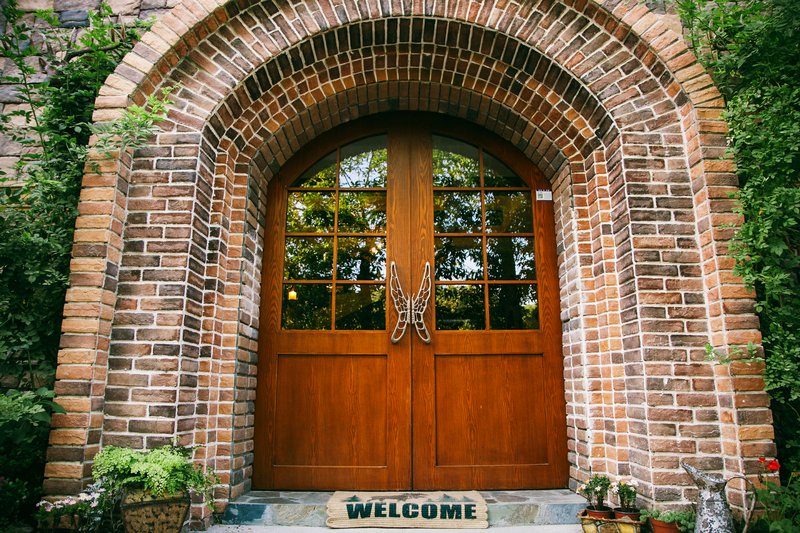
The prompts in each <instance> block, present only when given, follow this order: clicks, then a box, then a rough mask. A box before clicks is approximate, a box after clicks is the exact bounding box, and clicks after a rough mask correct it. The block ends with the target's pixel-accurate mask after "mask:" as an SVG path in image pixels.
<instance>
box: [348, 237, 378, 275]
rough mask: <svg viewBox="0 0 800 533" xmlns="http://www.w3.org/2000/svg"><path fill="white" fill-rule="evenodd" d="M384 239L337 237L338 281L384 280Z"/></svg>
mask: <svg viewBox="0 0 800 533" xmlns="http://www.w3.org/2000/svg"><path fill="white" fill-rule="evenodd" d="M385 243H386V239H384V238H381V237H379V238H375V237H339V244H338V246H339V250H338V252H337V255H336V277H337V279H340V280H364V281H372V280H382V279H386V244H385Z"/></svg>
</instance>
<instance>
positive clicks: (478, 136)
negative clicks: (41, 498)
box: [253, 112, 569, 489]
mask: <svg viewBox="0 0 800 533" xmlns="http://www.w3.org/2000/svg"><path fill="white" fill-rule="evenodd" d="M409 123H412V124H415V125H423V126H425V127H427V128H429V129H430V131H431V132H432V133H434V134H441V135H445V136H449V137H453V138H456V139H459V140H462V141H464V142H467V143H472V144H476V145H481V146H483V147H485V148H486V150H487V151H489V152H491V154H492V155H493V156H495V157H496V158H497V159H499V160H500V161H502V162H503V163H505V164H506V165H508V166H509V167H510V168H511V169H512V170H514V171H515V172H517V173H518V175H520V176H523V177H524V178H526V179H527V180H529V181H530V187H531V193H532V195H534V199H535V194H536V191H537V190H539V189H544V190H547V191H550V190H551V186H550V183H549V181H548V180H547V179H546V178H545V177H544V176H543V174H542V173H541V171H539V169H538V168H537V167H536V166H535V165H534V164H533V163H532V162H531V161H530V160H529V159H528V158H527V157H525V156H524V154H522V153H521V152H520V151H519V150H518V149H517V148H515V147H514V146H512V145H511V144H510V143H508V142H507V141H505V140H503V139H500V138H499V137H497V136H496V135H495V134H493V133H491V132H489V131H487V130H484V129H483V128H481V127H479V126H477V125H474V124H472V123H470V122H467V121H465V120H462V119H458V118H453V117H449V116H445V115H437V114H434V113H422V112H414V113H406V112H393V113H383V114H377V115H372V116H369V117H365V118H362V119H359V120H356V121H353V122H350V123H346V124H344V125H340V126H338V127H336V128H334V129H332V130H329V131H328V132H325V133H323V134H322V135H319V136H317V137H316V138H315V139H313V140H311V141H309V142H308V143H307V145H306V146H305V147H303V148H302V149H300V150H299V151H298V152H297V153H296V154H295V155H294V156H293V157H292V158H291V159H290V160H289V161H287V162H286V163H285V164H284V165H283V167H282V168H281V169H280V170H279V171H278V172H277V173H276V175H275V176H274V177H273V179H272V180H271V181H270V183H269V194H268V202H269V197H270V196H272V195H273V194H275V193H276V192H277V190H278V189H277V188H278V187H284V188H285V187H287V186H288V185H289V184H290V183H291V182H292V181H294V180H295V179H297V177H298V176H300V175H301V174H302V173H303V172H304V171H305V170H306V169H308V168H309V167H311V166H312V165H313V164H314V163H315V162H316V161H318V160H319V159H321V158H322V157H324V156H325V155H327V154H328V153H330V151H331V150H333V149H335V147H336V146H340V145H344V144H347V143H349V142H352V141H356V140H358V139H360V138H364V137H368V136H371V135H375V134H379V133H384V132H386V131H387V130H388V129H390V128H393V127H397V126H398V125H405V124H409ZM404 201H410V200H405V199H404ZM534 205H535V210H536V211H537V213H536V217H535V224H536V225H537V226H540V225H542V226H545V227H541V228H535V231H536V237H537V244H536V261H537V272H538V274H537V275H538V276H539V284H540V286H542V285H544V284H546V285H548V286H549V287H551V290H554V291H555V297H549V298H545V299H542V298H541V297H540V311H541V314H540V316H541V317H543V318H544V317H547V319H546V320H543V321H542V327H541V329H542V332H543V333H546V335H545V338H546V339H547V341H546V342H547V344H548V345H549V346H548V352H549V354H550V358H551V360H549V361H547V363H548V364H549V365H551V366H553V365H557V368H558V370H559V372H554V371H552V370H553V369H552V368H551V371H550V372H548V375H547V383H548V392H549V394H548V400H549V401H550V402H552V403H551V404H550V405H549V406H548V408H549V413H550V423H549V426H548V430H549V431H552V438H551V439H550V440H549V445H548V454H549V456H550V457H555V458H556V459H557V460H558V464H557V465H556V467H555V470H554V471H555V472H556V474H555V476H554V477H553V478H552V486H553V487H566V486H567V483H568V476H569V463H568V457H567V418H566V399H565V396H564V390H565V386H564V385H565V384H564V378H563V355H562V331H561V323H560V299H559V294H560V293H559V285H558V282H559V279H558V275H557V273H558V265H557V254H556V244H555V223H554V213H553V203H552V202H541V201H539V202H535V203H534ZM282 215H283V211H282V210H280V209H272V211H268V212H267V223H266V226H265V227H266V230H267V231H269V228H271V227H273V225H274V224H283V222H284V221H283V220H282V218H281V216H282ZM278 227H280V226H278ZM387 230H388V228H387ZM280 235H281V236H282V235H283V232H282V231H281V232H280ZM265 241H266V242H265V246H264V255H265V259H264V261H263V264H264V265H266V262H267V257H268V256H269V255H273V254H283V253H284V242H283V239H279V238H273V239H271V240H270V239H269V238H265ZM411 241H413V239H412V240H411ZM402 253H403V254H408V255H409V256H410V253H411V252H410V247H407V248H406V249H405V250H404V251H403V252H402ZM420 257H422V256H421V255H420ZM540 261H541V262H540ZM388 262H389V261H388V259H387V276H388ZM422 262H423V263H424V261H422ZM406 264H408V263H406ZM421 272H422V265H410V266H409V268H403V269H401V271H400V272H399V278H400V281H401V284H402V286H403V287H404V288H406V289H413V288H415V287H416V286H418V285H419V281H420V279H419V277H418V276H419V274H420V273H421ZM264 273H266V266H265V267H264ZM264 273H262V286H261V290H262V294H261V305H260V317H262V318H261V320H260V325H261V328H264V327H265V326H266V324H267V321H266V320H264V317H267V316H270V313H272V314H273V315H274V314H275V313H276V310H275V309H267V307H266V305H267V300H266V298H265V292H266V290H268V288H269V285H270V284H271V283H272V284H274V283H281V279H278V276H275V278H276V279H273V280H267V279H266V277H265V276H264ZM387 307H388V308H389V309H388V312H387V329H388V331H391V328H392V325H393V324H394V323H395V321H396V318H397V313H396V310H395V309H394V307H393V306H392V305H389V301H388V291H387ZM277 311H278V322H279V321H280V316H279V310H277ZM426 321H428V323H429V324H430V326H431V329H432V330H433V329H434V326H433V323H432V317H431V316H430V311H429V312H428V313H426ZM265 333H267V332H265V331H264V330H263V329H262V331H261V333H260V335H259V343H258V353H259V363H260V364H259V365H258V375H257V386H256V400H255V404H256V407H255V424H254V472H253V483H254V487H259V488H260V487H264V486H266V485H267V484H269V482H268V481H267V480H266V479H265V477H264V476H263V475H262V474H261V472H263V471H264V470H265V464H266V461H267V459H268V457H266V455H267V454H265V453H259V451H258V450H259V449H261V450H263V449H265V445H267V443H268V441H271V440H272V438H273V437H274V436H273V435H268V434H265V432H264V428H266V427H269V426H270V424H269V423H268V421H267V420H265V418H266V417H267V414H268V413H269V412H270V411H271V409H268V408H267V404H269V403H270V402H265V400H264V399H265V398H267V397H269V391H274V390H275V387H276V383H273V382H270V380H268V379H265V378H266V376H265V375H264V374H265V373H266V370H267V368H266V367H268V366H269V363H268V362H267V361H265V358H266V357H265V356H266V350H265V347H266V345H267V343H269V342H270V338H269V337H270V335H266V334H265ZM437 334H439V335H441V334H442V332H439V333H437ZM405 342H407V341H405ZM556 358H557V361H554V360H553V359H556ZM418 366H419V365H417V367H418ZM417 367H412V376H411V378H410V379H414V378H415V377H417V372H418V371H419V370H418V368H417ZM555 374H557V376H556V375H555ZM412 387H413V385H412ZM417 401H418V400H417V399H416V398H413V397H412V398H411V403H412V405H416V402H417ZM409 409H411V405H410V406H409ZM412 416H413V414H412ZM417 445H421V446H422V445H425V443H423V442H420V439H419V438H418V435H415V434H412V435H411V438H410V439H409V442H408V448H409V450H408V452H409V456H410V457H414V450H413V446H417ZM269 448H271V445H269ZM407 476H408V480H409V483H411V479H412V477H411V476H412V465H411V464H409V465H408V472H407ZM401 477H402V478H406V475H403V476H401ZM425 484H427V482H423V485H425ZM410 486H411V485H409V487H410ZM270 488H278V489H280V488H282V487H270ZM386 488H387V489H388V488H391V487H386ZM414 488H417V487H416V486H415V487H414ZM498 488H500V487H498Z"/></svg>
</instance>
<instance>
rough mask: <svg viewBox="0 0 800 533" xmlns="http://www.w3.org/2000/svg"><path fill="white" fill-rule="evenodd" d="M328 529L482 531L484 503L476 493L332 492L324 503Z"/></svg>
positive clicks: (485, 522)
mask: <svg viewBox="0 0 800 533" xmlns="http://www.w3.org/2000/svg"><path fill="white" fill-rule="evenodd" d="M325 523H326V524H327V525H328V527H330V528H346V527H406V528H417V527H418V528H454V529H455V528H459V529H484V528H487V527H489V512H488V508H487V506H486V501H484V499H483V497H482V496H481V495H480V494H479V493H478V492H476V491H469V492H461V491H442V492H344V491H339V492H335V493H334V494H333V496H331V499H330V500H328V519H327V520H326V522H325Z"/></svg>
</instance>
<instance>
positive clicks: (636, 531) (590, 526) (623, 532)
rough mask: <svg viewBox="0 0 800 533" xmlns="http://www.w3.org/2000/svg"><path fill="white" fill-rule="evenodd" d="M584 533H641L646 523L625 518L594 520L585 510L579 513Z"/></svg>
mask: <svg viewBox="0 0 800 533" xmlns="http://www.w3.org/2000/svg"><path fill="white" fill-rule="evenodd" d="M578 520H580V521H581V527H582V528H583V533H640V532H641V531H642V526H643V525H644V521H639V522H636V521H633V520H631V519H630V518H628V517H624V518H592V517H590V516H587V515H586V511H585V510H583V511H581V512H580V513H578Z"/></svg>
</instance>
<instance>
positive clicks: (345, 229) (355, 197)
mask: <svg viewBox="0 0 800 533" xmlns="http://www.w3.org/2000/svg"><path fill="white" fill-rule="evenodd" d="M339 231H340V232H342V233H383V232H384V231H386V193H385V192H382V191H380V192H378V191H376V192H340V193H339Z"/></svg>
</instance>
